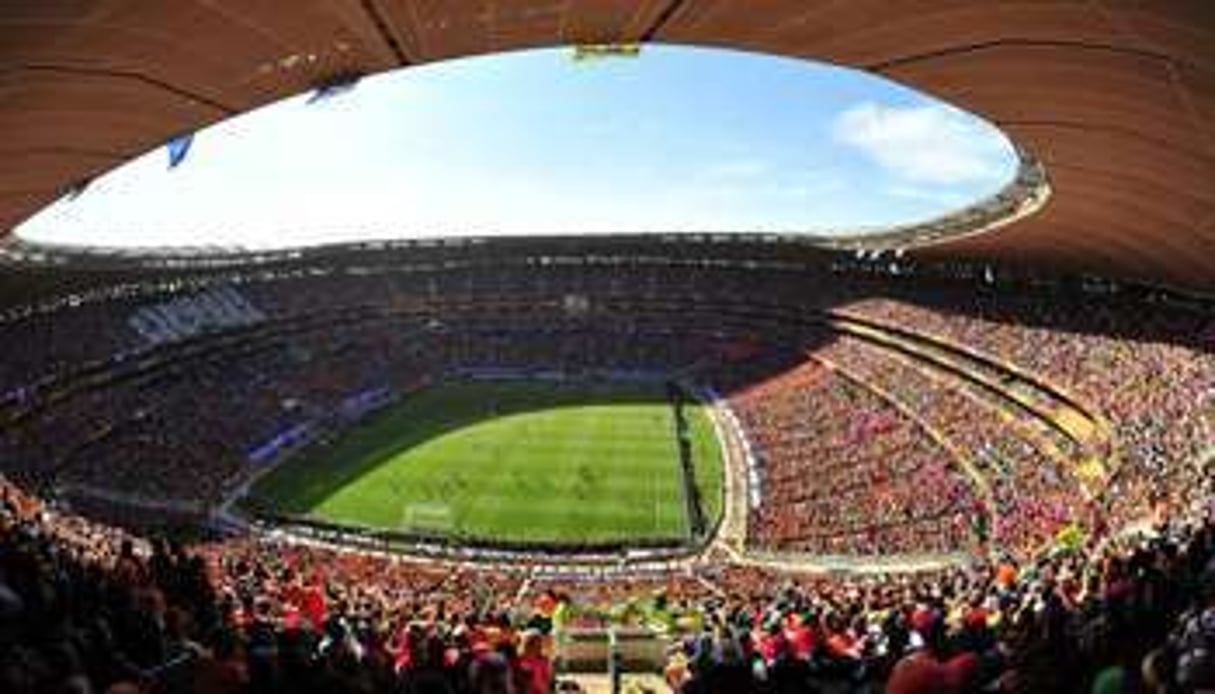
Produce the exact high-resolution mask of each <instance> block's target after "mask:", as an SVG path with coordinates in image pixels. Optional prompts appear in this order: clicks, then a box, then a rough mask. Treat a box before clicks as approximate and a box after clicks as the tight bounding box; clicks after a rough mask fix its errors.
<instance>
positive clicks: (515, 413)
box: [253, 381, 722, 543]
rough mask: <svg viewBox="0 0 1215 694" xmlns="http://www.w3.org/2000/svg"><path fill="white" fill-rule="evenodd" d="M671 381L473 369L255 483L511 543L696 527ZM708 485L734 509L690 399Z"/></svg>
mask: <svg viewBox="0 0 1215 694" xmlns="http://www.w3.org/2000/svg"><path fill="white" fill-rule="evenodd" d="M664 392H665V391H664V390H663V388H662V386H660V385H654V386H643V385H635V384H627V385H626V384H588V383H555V382H531V381H459V382H451V383H445V384H441V385H438V386H434V387H431V388H428V389H425V390H423V391H420V392H418V393H415V394H413V395H411V396H408V397H406V398H405V399H404V400H402V402H400V403H399V404H397V405H395V406H393V407H390V408H389V409H387V410H385V411H383V412H380V413H378V414H377V415H375V416H373V417H372V418H371V419H369V420H368V421H366V422H364V423H363V424H362V425H360V426H358V427H357V428H355V429H353V430H351V431H350V432H347V433H346V434H345V435H344V436H342V437H341V438H340V439H339V440H338V441H337V442H336V443H335V444H334V445H332V446H328V447H323V448H319V449H314V450H312V451H310V452H306V453H305V454H304V455H302V456H300V457H298V458H296V459H294V460H292V461H290V462H288V463H286V464H284V465H282V466H280V467H279V468H277V469H275V470H273V471H271V472H270V473H269V474H267V475H266V476H264V477H263V478H262V479H261V480H259V481H258V483H257V484H256V485H255V486H254V489H253V495H254V496H255V497H257V498H258V499H260V500H261V501H263V502H269V503H270V505H271V506H273V507H274V508H276V509H277V510H279V511H282V512H286V513H293V514H305V515H309V516H312V517H316V518H322V519H325V520H329V521H335V522H339V523H349V524H357V525H364V526H372V527H379V528H387V529H393V530H427V531H431V532H435V531H438V532H444V533H457V534H460V535H462V536H465V537H476V538H483V539H494V540H509V541H543V542H570V543H578V542H595V541H621V540H624V541H627V540H631V539H650V540H653V539H680V540H682V539H684V538H686V537H687V535H688V532H689V531H688V520H687V507H686V501H685V493H684V489H683V480H682V473H681V471H680V466H679V458H678V447H677V445H676V439H675V433H674V429H673V427H674V413H673V412H672V409H671V406H670V404H669V403H668V402H667V400H666V399H665V395H664ZM686 412H687V415H688V420H689V428H690V434H691V436H692V450H693V463H694V472H695V475H694V478H695V483H696V484H697V486H698V487H699V490H700V496H701V504H702V508H703V509H704V511H705V515H706V518H707V519H708V521H709V522H710V523H713V522H715V521H716V519H717V516H718V514H720V512H721V495H722V489H721V485H722V470H721V453H720V450H719V448H718V442H717V438H716V436H715V434H714V431H713V426H712V424H711V423H710V421H709V419H708V415H707V413H706V412H705V411H704V408H703V407H701V406H698V405H695V404H692V405H688V406H687V407H686Z"/></svg>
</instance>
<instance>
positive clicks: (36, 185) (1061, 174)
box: [0, 0, 1215, 289]
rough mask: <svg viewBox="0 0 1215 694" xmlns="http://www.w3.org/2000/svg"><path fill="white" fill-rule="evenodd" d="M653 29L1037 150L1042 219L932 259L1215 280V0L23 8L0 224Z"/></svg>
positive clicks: (486, 1)
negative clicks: (294, 110) (902, 97)
mask: <svg viewBox="0 0 1215 694" xmlns="http://www.w3.org/2000/svg"><path fill="white" fill-rule="evenodd" d="M647 41H654V42H669V43H688V44H699V45H712V46H723V47H734V48H740V49H745V50H752V51H760V52H768V53H777V54H782V55H788V56H801V57H806V58H813V59H817V60H826V61H830V62H835V63H840V64H844V65H849V66H853V67H857V68H862V69H866V70H870V71H873V72H877V73H880V74H883V75H885V76H887V77H890V78H892V79H895V80H898V81H900V82H903V83H905V84H908V85H911V86H913V87H916V88H918V89H921V90H923V91H925V92H928V93H930V94H933V95H936V96H939V97H940V98H943V99H945V100H947V101H950V102H952V103H954V104H955V105H957V106H960V107H962V108H966V109H969V110H971V111H973V112H975V113H977V114H979V115H982V116H984V117H986V118H988V119H989V120H991V121H992V122H993V123H995V124H997V125H998V126H999V127H1001V128H1003V129H1004V131H1005V132H1006V133H1008V134H1009V135H1010V137H1012V138H1013V139H1014V140H1015V141H1017V142H1018V143H1019V144H1020V145H1021V146H1022V147H1024V148H1025V149H1026V150H1027V151H1028V152H1029V153H1030V154H1032V155H1033V156H1034V157H1035V158H1036V159H1037V160H1038V161H1040V162H1042V164H1043V165H1044V166H1045V170H1046V172H1047V175H1048V176H1049V177H1050V180H1051V189H1052V197H1051V199H1050V200H1049V202H1048V203H1047V204H1046V205H1045V206H1044V207H1043V208H1042V209H1041V210H1039V211H1038V212H1036V213H1035V214H1033V215H1031V216H1028V217H1026V218H1023V219H1020V220H1017V221H1016V222H1015V223H1013V224H1009V225H1007V226H1004V227H1001V228H999V229H997V230H995V231H992V232H990V233H987V234H983V235H978V236H969V237H964V238H958V239H953V240H948V241H943V242H940V243H938V244H936V245H933V246H932V247H931V248H929V249H925V250H924V251H921V254H923V255H930V256H944V255H957V256H966V257H992V258H998V259H1007V260H1012V261H1016V262H1031V263H1054V264H1059V265H1063V266H1066V267H1070V268H1073V269H1084V270H1091V271H1096V272H1104V273H1111V274H1118V275H1131V276H1136V277H1141V278H1148V279H1154V280H1159V281H1163V282H1168V283H1173V284H1182V285H1188V286H1191V287H1197V288H1203V289H1211V288H1213V287H1215V127H1212V125H1211V124H1212V123H1215V3H1212V2H1210V1H1209V0H1169V1H1168V2H1138V1H1134V0H1091V1H1090V2H1076V1H1070V0H1066V1H1065V0H991V1H988V2H974V0H931V1H915V0H900V1H897V2H892V1H891V0H848V2H836V1H830V0H510V1H507V0H501V1H497V2H495V1H493V0H479V1H477V0H293V1H292V2H290V3H287V2H271V1H259V2H243V1H237V0H230V1H224V0H175V1H174V2H151V1H146V2H130V1H129V0H59V1H56V2H46V0H11V1H10V2H6V3H4V4H3V6H0V56H3V62H2V63H0V65H2V69H3V75H4V79H3V82H2V87H0V89H2V90H3V92H2V93H3V98H0V131H2V132H4V133H5V137H4V139H3V142H2V143H0V153H2V156H0V228H2V229H5V230H11V229H12V228H13V227H14V226H16V225H17V224H18V223H19V222H20V221H22V220H24V219H25V218H27V217H28V216H30V215H31V214H33V213H34V212H35V211H37V210H38V209H40V208H41V207H42V206H44V205H46V204H48V203H50V202H52V201H53V200H54V199H56V198H58V197H59V196H60V195H62V194H63V193H64V192H65V191H68V190H71V189H73V188H74V187H77V186H78V185H80V184H81V183H83V182H86V181H87V180H89V179H90V178H92V177H94V176H96V175H99V174H101V173H104V172H105V171H107V170H109V169H111V168H113V167H115V166H117V165H118V164H121V163H122V162H124V161H126V160H128V159H129V158H131V157H133V156H135V155H137V154H139V153H142V152H144V151H146V150H148V149H150V148H153V147H155V146H157V145H158V144H161V143H164V142H166V141H168V140H169V139H171V138H173V137H175V136H178V135H181V134H184V133H189V132H192V131H195V130H197V129H199V128H201V127H203V126H205V125H208V124H210V123H212V122H215V121H217V120H220V119H223V118H226V117H229V116H232V115H235V114H238V113H241V112H243V111H246V110H249V109H252V108H255V107H258V106H261V105H263V104H266V103H269V102H272V101H275V100H278V99H281V98H283V97H286V96H289V95H292V94H296V93H299V92H302V91H307V90H309V89H314V88H317V87H319V86H322V85H325V84H332V83H334V82H340V81H341V80H343V79H347V78H349V77H350V76H354V75H361V74H370V73H374V72H378V71H382V70H388V69H393V68H398V67H402V66H409V65H416V64H420V63H426V62H430V61H435V60H439V59H442V58H448V57H454V56H463V55H473V54H480V53H489V52H495V51H503V50H510V49H516V48H524V47H535V46H547V45H555V44H592V43H631V42H647ZM711 78H712V76H711V75H706V79H711Z"/></svg>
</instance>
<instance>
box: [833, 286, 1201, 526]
mask: <svg viewBox="0 0 1215 694" xmlns="http://www.w3.org/2000/svg"><path fill="white" fill-rule="evenodd" d="M933 298H934V299H935V300H933V301H928V300H924V299H920V300H918V301H917V298H916V297H915V296H914V295H912V296H910V297H907V298H899V299H892V298H873V299H866V300H862V301H857V302H854V303H851V304H849V305H848V306H847V307H846V311H847V312H848V313H851V314H856V315H862V316H865V317H867V318H871V319H874V320H878V321H882V322H884V323H887V324H890V325H895V326H903V327H908V326H911V327H913V329H914V330H915V331H917V332H921V333H924V334H929V335H933V336H937V337H939V338H943V339H946V340H949V341H951V342H953V343H955V344H957V345H961V346H963V347H965V348H967V349H971V350H975V351H978V352H981V353H984V354H987V355H991V356H994V357H996V358H997V359H1000V360H1003V361H1005V362H1007V363H1010V364H1012V365H1014V366H1016V367H1018V368H1020V369H1022V370H1023V371H1025V372H1028V373H1030V374H1034V375H1035V376H1036V377H1039V378H1042V379H1044V380H1046V381H1047V382H1048V383H1051V384H1053V385H1054V386H1056V387H1058V388H1061V389H1063V390H1064V391H1067V392H1069V393H1071V394H1073V395H1074V396H1075V397H1076V398H1078V399H1079V400H1080V401H1082V402H1083V403H1084V404H1085V405H1086V406H1087V407H1088V408H1089V409H1091V410H1092V411H1093V412H1095V413H1097V414H1099V415H1101V416H1103V417H1105V418H1106V419H1108V420H1109V422H1110V424H1111V426H1112V427H1113V434H1114V437H1115V446H1116V453H1117V455H1118V458H1119V459H1120V462H1121V464H1122V469H1120V470H1119V471H1118V472H1117V475H1116V476H1115V478H1114V479H1113V480H1112V487H1111V489H1110V492H1109V494H1108V497H1109V499H1110V501H1111V504H1112V508H1111V513H1112V514H1113V515H1114V516H1115V517H1116V518H1118V519H1121V520H1129V519H1132V518H1134V517H1136V516H1141V515H1143V514H1144V509H1145V508H1150V507H1152V506H1154V505H1156V504H1169V505H1173V506H1176V507H1181V506H1184V505H1185V504H1186V503H1187V495H1188V494H1189V493H1191V492H1192V491H1194V490H1197V489H1200V488H1201V487H1202V486H1203V485H1202V484H1200V480H1199V479H1198V477H1199V476H1200V475H1202V474H1203V471H1202V469H1201V464H1202V463H1203V458H1204V457H1206V456H1209V455H1210V454H1211V449H1212V445H1213V442H1215V318H1212V316H1211V315H1210V314H1209V313H1206V312H1203V311H1200V310H1196V309H1193V308H1187V307H1175V306H1170V305H1163V304H1151V303H1136V302H1128V301H1117V302H1115V301H1102V300H1100V299H1093V298H1090V299H1087V300H1084V301H1079V300H1075V299H1072V298H1070V297H1061V296H1054V295H1047V296H1035V295H1027V296H1009V295H1006V294H975V293H969V294H967V295H965V296H958V295H954V294H950V295H947V296H941V297H933Z"/></svg>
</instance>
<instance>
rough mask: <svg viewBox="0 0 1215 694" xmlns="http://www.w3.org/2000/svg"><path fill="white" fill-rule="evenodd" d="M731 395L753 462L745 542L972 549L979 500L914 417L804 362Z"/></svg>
mask: <svg viewBox="0 0 1215 694" xmlns="http://www.w3.org/2000/svg"><path fill="white" fill-rule="evenodd" d="M729 403H730V407H731V409H732V410H733V411H734V412H735V414H736V415H737V417H738V419H739V420H740V422H741V423H742V426H743V428H744V430H745V431H746V434H747V436H748V438H749V439H750V442H751V444H752V445H753V446H754V450H755V451H756V455H757V456H758V458H759V460H758V465H759V467H760V469H761V487H762V489H763V498H762V501H761V503H760V505H759V507H758V508H756V509H753V511H752V514H751V520H750V523H749V526H748V534H749V538H748V539H749V540H750V541H751V542H752V543H754V544H756V545H758V546H761V547H766V548H774V549H782V550H795V551H800V552H807V553H812V554H842V555H881V554H897V553H925V552H942V553H944V552H953V551H958V550H963V549H970V548H971V546H972V544H973V543H972V541H971V535H972V523H971V517H972V516H973V514H974V513H975V511H976V510H977V509H979V508H980V505H979V504H978V502H977V501H976V498H975V496H974V494H973V492H972V491H971V489H972V488H971V485H970V484H969V482H968V481H967V480H966V479H965V478H964V477H963V476H962V474H961V472H960V470H959V469H958V467H957V465H955V464H954V463H953V461H951V460H950V455H949V453H948V451H946V450H945V449H944V448H943V447H942V446H941V445H940V444H938V443H937V442H936V441H934V440H933V439H932V438H931V437H930V436H929V435H928V434H927V432H926V431H925V430H924V429H923V428H922V427H920V426H919V425H918V424H916V423H915V422H914V421H912V420H911V419H909V418H908V417H907V416H906V415H904V413H902V412H901V411H899V410H898V409H896V408H895V407H893V406H892V405H891V404H890V403H888V402H886V401H885V400H883V399H882V398H881V397H879V396H878V395H876V394H875V393H873V392H871V391H869V390H868V389H866V388H865V387H863V386H862V385H859V384H857V383H854V382H852V381H850V380H848V379H847V378H844V377H843V376H841V375H840V374H838V373H836V372H835V371H834V370H832V369H830V368H827V367H825V366H823V365H821V364H819V363H818V362H815V361H807V362H804V363H803V364H802V365H800V366H798V367H796V368H794V369H793V370H791V371H787V372H785V373H783V374H781V375H779V376H777V377H775V378H772V379H770V380H767V381H764V382H762V383H760V384H758V385H755V386H752V387H749V388H746V389H743V390H741V391H739V392H737V393H735V394H734V395H733V396H732V397H731V398H730V400H729ZM925 490H932V492H931V493H930V494H926V493H925Z"/></svg>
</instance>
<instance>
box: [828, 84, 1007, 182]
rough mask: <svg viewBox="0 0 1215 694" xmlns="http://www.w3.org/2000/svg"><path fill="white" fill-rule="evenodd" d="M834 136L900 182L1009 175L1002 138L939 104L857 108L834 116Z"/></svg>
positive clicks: (980, 179)
mask: <svg viewBox="0 0 1215 694" xmlns="http://www.w3.org/2000/svg"><path fill="white" fill-rule="evenodd" d="M832 134H833V136H834V139H835V141H836V142H838V143H841V144H844V145H847V146H849V147H853V148H856V149H858V150H860V152H861V153H862V154H863V155H865V156H866V157H868V158H869V159H871V160H872V161H874V162H875V163H877V164H878V165H879V166H881V167H882V168H883V169H885V170H886V171H887V172H889V173H890V174H892V175H893V176H895V177H896V178H899V179H902V180H904V181H909V182H914V183H922V184H930V185H958V184H966V183H984V182H990V181H992V180H994V179H998V178H1002V177H1005V176H1007V173H1006V172H1007V171H1008V161H1009V147H1008V144H1007V141H1006V140H1005V139H1004V138H1003V136H1002V135H1000V133H999V132H998V131H996V130H995V129H994V128H992V127H991V126H989V125H987V124H986V123H984V122H983V121H980V120H979V119H978V118H975V117H973V116H970V115H968V114H965V113H962V112H960V111H957V110H955V109H951V108H948V107H946V106H943V105H933V106H913V107H898V106H883V105H881V104H876V103H872V102H866V103H862V104H858V105H856V106H853V107H851V108H849V109H847V110H845V111H843V112H842V113H840V114H839V116H837V117H836V119H835V124H834V127H833V131H832Z"/></svg>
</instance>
